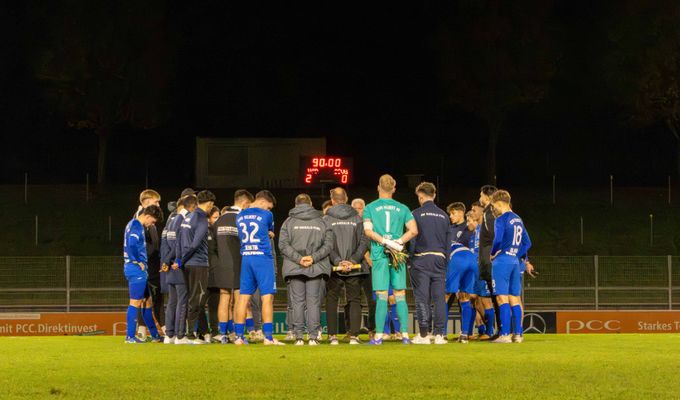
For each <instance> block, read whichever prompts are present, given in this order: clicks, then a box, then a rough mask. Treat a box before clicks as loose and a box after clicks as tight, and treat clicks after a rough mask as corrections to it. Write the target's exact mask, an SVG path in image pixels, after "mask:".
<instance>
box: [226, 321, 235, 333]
mask: <svg viewBox="0 0 680 400" xmlns="http://www.w3.org/2000/svg"><path fill="white" fill-rule="evenodd" d="M233 331H234V320H233V319H230V320H229V321H227V333H228V334H229V333H232V332H233Z"/></svg>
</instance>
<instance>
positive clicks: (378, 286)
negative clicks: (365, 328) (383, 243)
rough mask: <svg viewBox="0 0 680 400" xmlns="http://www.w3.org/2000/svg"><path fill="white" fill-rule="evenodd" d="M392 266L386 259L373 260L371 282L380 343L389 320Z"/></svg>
mask: <svg viewBox="0 0 680 400" xmlns="http://www.w3.org/2000/svg"><path fill="white" fill-rule="evenodd" d="M390 268H391V267H390V265H389V262H388V260H387V259H386V258H383V259H378V260H373V271H372V276H371V280H372V282H373V290H374V291H375V295H376V301H375V339H376V341H380V340H381V339H382V336H383V332H384V329H385V318H387V297H388V294H387V290H388V289H389V285H390V271H389V269H390Z"/></svg>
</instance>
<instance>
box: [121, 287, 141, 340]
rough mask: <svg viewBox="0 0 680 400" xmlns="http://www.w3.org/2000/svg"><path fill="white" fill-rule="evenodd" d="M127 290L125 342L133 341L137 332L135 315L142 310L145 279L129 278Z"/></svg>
mask: <svg viewBox="0 0 680 400" xmlns="http://www.w3.org/2000/svg"><path fill="white" fill-rule="evenodd" d="M128 289H129V292H130V303H129V305H128V309H127V316H126V319H127V335H126V339H125V340H126V341H130V340H132V341H134V340H135V332H136V331H137V313H138V312H139V311H140V309H141V308H142V305H143V302H144V297H145V296H144V292H145V290H146V278H144V277H129V278H128Z"/></svg>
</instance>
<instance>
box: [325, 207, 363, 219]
mask: <svg viewBox="0 0 680 400" xmlns="http://www.w3.org/2000/svg"><path fill="white" fill-rule="evenodd" d="M326 214H327V215H329V216H331V217H333V218H337V219H341V220H345V219H350V218H352V217H353V216H355V215H357V214H358V213H357V210H355V209H354V207H352V206H350V205H349V204H337V205H334V206H333V207H331V208H329V209H328V211H327V212H326Z"/></svg>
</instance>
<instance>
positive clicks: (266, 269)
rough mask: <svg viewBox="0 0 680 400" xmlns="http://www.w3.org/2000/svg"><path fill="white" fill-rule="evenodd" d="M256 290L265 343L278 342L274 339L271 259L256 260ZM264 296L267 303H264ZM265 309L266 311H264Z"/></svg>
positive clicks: (273, 289) (272, 270) (273, 275)
mask: <svg viewBox="0 0 680 400" xmlns="http://www.w3.org/2000/svg"><path fill="white" fill-rule="evenodd" d="M253 271H254V272H255V273H254V276H255V281H256V283H257V292H259V297H260V304H259V307H257V308H258V314H259V318H258V319H259V320H260V321H261V323H262V331H263V334H264V338H265V341H264V342H265V344H267V343H268V342H269V343H272V342H273V343H272V344H279V343H278V341H275V340H274V337H273V334H274V295H275V294H276V272H275V269H274V260H273V259H269V258H267V259H263V260H262V259H261V260H258V263H257V267H256V268H254V269H253ZM265 298H266V299H267V303H266V305H265ZM265 309H266V311H265Z"/></svg>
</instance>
